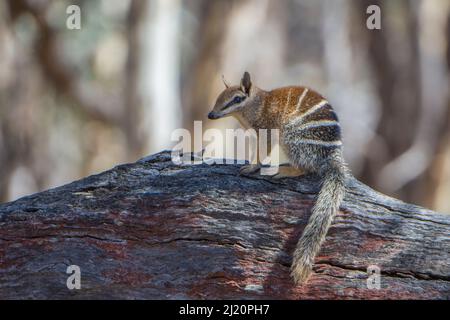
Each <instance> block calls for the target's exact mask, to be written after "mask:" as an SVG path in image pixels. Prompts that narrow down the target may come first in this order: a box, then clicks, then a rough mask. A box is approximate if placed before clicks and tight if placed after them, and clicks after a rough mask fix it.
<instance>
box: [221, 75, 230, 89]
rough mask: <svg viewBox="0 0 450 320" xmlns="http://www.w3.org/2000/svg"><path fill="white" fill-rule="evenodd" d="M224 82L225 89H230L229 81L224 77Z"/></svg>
mask: <svg viewBox="0 0 450 320" xmlns="http://www.w3.org/2000/svg"><path fill="white" fill-rule="evenodd" d="M222 81H223V84H224V85H225V88H227V89H228V88H229V87H230V84H229V83H228V82H227V80H225V77H224V76H223V75H222Z"/></svg>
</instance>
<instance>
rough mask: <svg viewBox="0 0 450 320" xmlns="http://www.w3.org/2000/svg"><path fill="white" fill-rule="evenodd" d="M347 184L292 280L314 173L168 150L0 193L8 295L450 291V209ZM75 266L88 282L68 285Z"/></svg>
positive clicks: (0, 241)
mask: <svg viewBox="0 0 450 320" xmlns="http://www.w3.org/2000/svg"><path fill="white" fill-rule="evenodd" d="M348 184H349V187H348V193H347V195H346V197H345V200H344V203H343V204H342V206H341V209H342V210H341V211H340V212H339V214H338V215H337V217H336V219H335V221H334V223H333V226H332V227H331V229H330V231H329V234H328V236H327V238H326V242H325V244H324V246H323V247H322V250H321V252H320V254H319V256H318V257H317V259H316V264H315V267H314V274H313V276H312V277H311V279H310V281H309V282H308V284H307V285H305V286H294V285H293V282H292V280H291V278H290V276H289V266H290V263H291V254H292V252H293V249H294V246H295V243H296V241H297V240H298V238H299V236H300V234H301V232H302V230H303V228H304V226H305V224H306V222H307V220H308V217H309V215H310V210H311V206H312V205H313V203H314V196H315V193H316V192H317V190H318V182H317V179H316V177H314V176H311V175H310V176H305V177H302V178H297V179H286V180H282V181H277V180H272V179H270V178H268V177H261V176H251V177H240V176H238V166H237V165H212V166H209V165H206V164H202V165H196V166H193V165H183V166H177V165H174V164H173V163H172V162H171V159H170V154H169V153H168V152H163V153H159V154H156V155H154V156H150V157H148V158H145V159H142V160H140V161H138V162H137V163H133V164H125V165H121V166H118V167H116V168H114V169H112V170H109V171H106V172H104V173H101V174H98V175H94V176H90V177H88V178H85V179H82V180H80V181H76V182H73V183H71V184H68V185H65V186H62V187H59V188H56V189H52V190H49V191H45V192H41V193H38V194H35V195H31V196H28V197H25V198H22V199H20V200H17V201H15V202H11V203H6V204H2V205H0V298H2V299H13V298H19V299H23V298H26V299H29V298H33V299H35V298H40V299H41V298H53V299H54V298H64V299H65V298H74V299H80V298H98V299H109V298H126V299H128V298H132V299H180V298H181V299H183V298H187V299H204V298H210V299H242V298H244V299H259V298H264V299H267V298H268V299H366V298H368V299H372V298H374V299H416V298H417V299H449V298H450V259H449V258H450V252H449V251H450V237H449V230H450V216H448V215H442V214H438V213H435V212H432V211H429V210H426V209H423V208H420V207H417V206H414V205H410V204H406V203H403V202H401V201H398V200H395V199H392V198H389V197H386V196H384V195H382V194H379V193H377V192H374V191H373V190H371V189H370V188H368V187H367V186H365V185H363V184H361V183H359V182H358V181H356V180H351V181H349V183H348ZM72 264H75V265H78V266H80V268H81V286H82V287H81V289H80V290H69V289H67V287H66V280H67V277H68V276H69V275H68V274H66V268H67V266H69V265H72ZM369 265H377V266H379V267H380V268H381V289H379V290H376V289H368V287H367V277H368V274H367V267H368V266H369Z"/></svg>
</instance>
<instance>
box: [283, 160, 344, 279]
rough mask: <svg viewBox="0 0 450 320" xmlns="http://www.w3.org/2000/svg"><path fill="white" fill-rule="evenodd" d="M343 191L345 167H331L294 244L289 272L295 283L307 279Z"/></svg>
mask: <svg viewBox="0 0 450 320" xmlns="http://www.w3.org/2000/svg"><path fill="white" fill-rule="evenodd" d="M344 194H345V169H343V170H341V169H340V168H339V167H338V168H330V170H329V171H327V172H326V174H325V175H324V178H323V180H322V187H321V190H320V192H319V195H318V197H317V200H316V203H315V205H314V207H313V209H312V214H311V217H310V218H309V221H308V224H307V225H306V227H305V230H304V231H303V235H302V237H301V238H300V240H299V241H298V243H297V247H296V248H295V252H294V257H293V263H292V267H291V275H292V277H293V278H294V280H295V282H296V283H303V282H306V280H308V277H309V275H310V274H311V271H312V265H313V263H314V258H315V257H316V254H317V253H318V252H319V250H320V246H321V245H322V243H323V241H324V240H325V236H326V235H327V232H328V229H329V228H330V225H331V222H332V221H333V218H334V216H335V215H336V213H337V212H338V210H339V206H340V204H341V202H342V199H343V197H344Z"/></svg>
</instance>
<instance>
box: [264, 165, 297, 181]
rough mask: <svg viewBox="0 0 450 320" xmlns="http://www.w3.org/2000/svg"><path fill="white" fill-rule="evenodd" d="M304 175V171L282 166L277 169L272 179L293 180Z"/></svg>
mask: <svg viewBox="0 0 450 320" xmlns="http://www.w3.org/2000/svg"><path fill="white" fill-rule="evenodd" d="M304 173H305V171H304V170H302V169H300V168H296V167H293V166H291V165H289V166H282V167H279V168H278V172H277V173H276V174H275V175H274V176H272V178H273V179H283V178H294V177H298V176H301V175H303V174H304Z"/></svg>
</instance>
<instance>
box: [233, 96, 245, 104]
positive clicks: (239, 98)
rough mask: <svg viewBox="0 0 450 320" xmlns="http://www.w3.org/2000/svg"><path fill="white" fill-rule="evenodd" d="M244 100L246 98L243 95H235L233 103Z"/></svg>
mask: <svg viewBox="0 0 450 320" xmlns="http://www.w3.org/2000/svg"><path fill="white" fill-rule="evenodd" d="M242 100H244V98H243V97H241V96H237V97H234V99H233V103H239V102H241V101H242Z"/></svg>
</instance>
